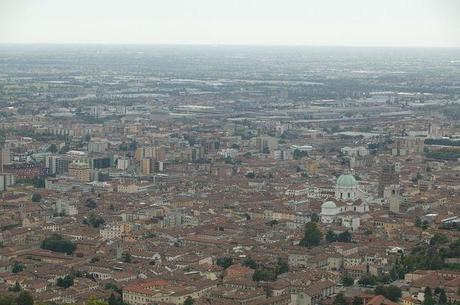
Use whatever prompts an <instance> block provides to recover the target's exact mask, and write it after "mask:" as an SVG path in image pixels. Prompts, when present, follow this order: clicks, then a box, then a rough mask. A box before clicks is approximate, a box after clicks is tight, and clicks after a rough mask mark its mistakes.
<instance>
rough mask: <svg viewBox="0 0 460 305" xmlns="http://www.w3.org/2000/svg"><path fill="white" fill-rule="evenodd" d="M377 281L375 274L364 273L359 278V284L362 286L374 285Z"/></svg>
mask: <svg viewBox="0 0 460 305" xmlns="http://www.w3.org/2000/svg"><path fill="white" fill-rule="evenodd" d="M376 283H377V280H376V279H375V276H372V275H367V274H366V275H363V276H362V277H361V278H360V279H359V280H358V284H359V285H361V286H374V285H375V284H376Z"/></svg>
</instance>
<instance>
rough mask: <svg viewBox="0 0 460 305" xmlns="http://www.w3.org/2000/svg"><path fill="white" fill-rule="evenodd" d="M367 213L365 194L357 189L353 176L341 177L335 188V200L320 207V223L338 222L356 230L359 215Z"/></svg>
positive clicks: (358, 223)
mask: <svg viewBox="0 0 460 305" xmlns="http://www.w3.org/2000/svg"><path fill="white" fill-rule="evenodd" d="M367 212H369V205H368V203H367V201H366V193H365V192H364V191H362V190H361V189H360V188H359V184H358V182H357V181H356V179H355V178H354V177H353V175H350V174H345V175H341V176H340V177H339V178H338V179H337V182H336V186H335V199H334V200H328V201H326V202H324V203H323V204H322V205H321V215H320V216H321V222H322V223H333V222H339V223H341V224H342V225H343V226H345V227H348V228H352V229H353V230H355V229H357V228H358V227H359V225H360V217H359V214H363V213H367Z"/></svg>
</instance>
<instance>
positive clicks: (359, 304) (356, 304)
mask: <svg viewBox="0 0 460 305" xmlns="http://www.w3.org/2000/svg"><path fill="white" fill-rule="evenodd" d="M352 304H353V305H363V299H361V298H360V297H354V298H353V302H352Z"/></svg>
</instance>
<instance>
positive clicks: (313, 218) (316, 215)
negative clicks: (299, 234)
mask: <svg viewBox="0 0 460 305" xmlns="http://www.w3.org/2000/svg"><path fill="white" fill-rule="evenodd" d="M310 218H311V221H312V222H316V223H318V222H319V215H318V214H316V213H313V214H311V217H310Z"/></svg>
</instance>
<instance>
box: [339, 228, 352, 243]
mask: <svg viewBox="0 0 460 305" xmlns="http://www.w3.org/2000/svg"><path fill="white" fill-rule="evenodd" d="M351 238H352V236H351V233H350V232H348V230H347V231H345V232H342V233H340V234H339V235H337V241H340V242H344V243H349V242H351Z"/></svg>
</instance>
